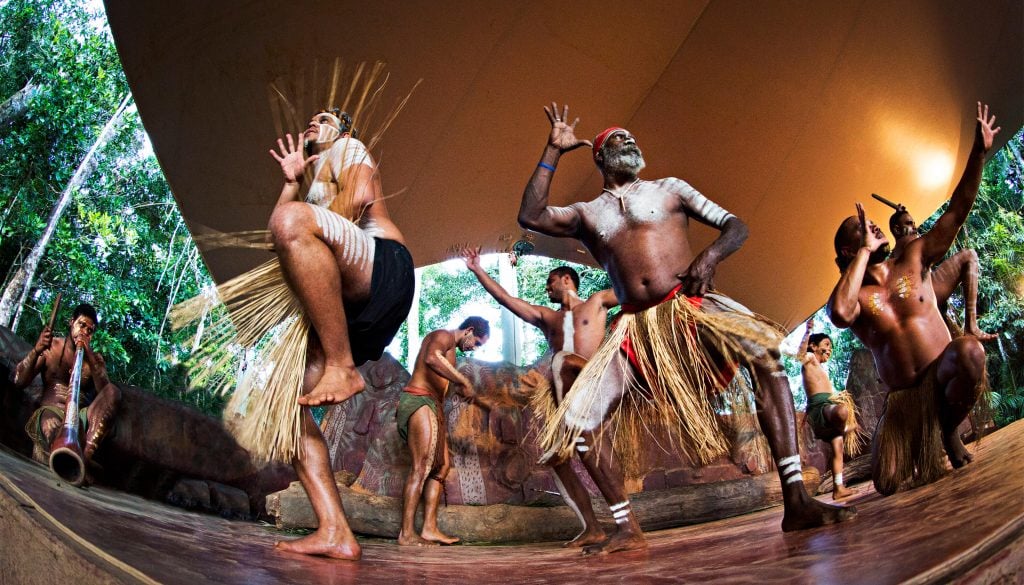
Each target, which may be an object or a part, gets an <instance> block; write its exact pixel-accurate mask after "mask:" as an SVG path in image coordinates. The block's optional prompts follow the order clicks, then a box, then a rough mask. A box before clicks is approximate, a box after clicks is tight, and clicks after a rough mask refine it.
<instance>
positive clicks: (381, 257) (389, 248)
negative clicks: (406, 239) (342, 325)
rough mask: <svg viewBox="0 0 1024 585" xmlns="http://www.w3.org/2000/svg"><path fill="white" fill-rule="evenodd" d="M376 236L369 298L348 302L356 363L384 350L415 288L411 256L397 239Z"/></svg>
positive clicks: (360, 363)
mask: <svg viewBox="0 0 1024 585" xmlns="http://www.w3.org/2000/svg"><path fill="white" fill-rule="evenodd" d="M374 240H376V249H375V251H374V255H373V276H372V277H371V279H370V298H369V299H367V300H366V301H363V302H362V303H352V304H346V305H345V315H346V316H347V317H348V339H349V343H350V344H351V346H352V359H353V360H355V363H356V365H357V366H361V365H363V364H364V363H366V362H368V361H370V360H378V359H380V356H381V355H383V354H384V349H385V348H387V346H388V344H390V343H391V340H392V339H394V337H395V334H396V333H398V329H399V328H400V327H401V326H402V323H403V322H404V321H405V319H406V317H408V316H409V309H410V308H411V307H412V298H413V293H415V292H416V277H415V275H414V274H413V264H412V256H411V255H410V254H409V250H408V249H407V248H406V247H405V246H403V245H402V244H399V243H398V242H396V241H394V240H382V239H380V238H374Z"/></svg>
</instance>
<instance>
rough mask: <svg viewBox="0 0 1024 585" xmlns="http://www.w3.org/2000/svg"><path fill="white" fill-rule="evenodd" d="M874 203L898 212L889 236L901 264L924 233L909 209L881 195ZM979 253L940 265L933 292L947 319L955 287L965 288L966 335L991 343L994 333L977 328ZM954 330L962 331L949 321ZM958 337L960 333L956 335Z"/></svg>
mask: <svg viewBox="0 0 1024 585" xmlns="http://www.w3.org/2000/svg"><path fill="white" fill-rule="evenodd" d="M872 196H873V197H874V198H875V199H878V200H879V201H881V202H883V203H885V204H886V205H889V206H890V207H892V208H893V209H895V210H896V211H895V213H893V214H892V215H891V216H890V217H889V233H891V234H892V237H893V239H894V240H895V241H896V243H895V245H893V247H892V258H893V260H898V259H899V258H900V257H901V256H903V250H904V249H905V248H906V245H907V244H908V243H910V242H912V241H914V240H916V239H917V238H919V237H921V233H920V232H919V231H918V229H917V222H915V221H914V217H913V216H912V215H910V212H909V211H907V208H906V207H904V206H903V205H902V204H899V203H893V202H892V201H889V200H888V199H885V198H883V197H880V196H878V195H872ZM979 272H980V270H979V262H978V253H977V252H975V251H974V250H971V249H964V250H960V251H959V252H957V253H956V254H953V255H952V256H950V257H949V258H947V259H945V260H943V261H942V262H940V263H939V264H938V265H937V266H935V269H934V270H932V288H933V289H935V300H936V301H937V302H938V304H939V313H941V314H942V316H943V317H948V315H947V303H948V302H949V297H950V296H951V295H952V294H953V291H954V290H956V287H957V286H959V285H960V284H963V287H964V327H963V333H966V334H967V335H973V336H975V337H977V338H978V339H980V340H981V341H992V340H993V339H995V338H996V335H995V334H994V333H985V332H984V331H982V330H981V327H979V326H978V276H979ZM947 323H949V324H950V326H951V327H954V329H956V330H959V327H957V326H955V325H953V324H952V322H949V321H947ZM954 335H959V333H954Z"/></svg>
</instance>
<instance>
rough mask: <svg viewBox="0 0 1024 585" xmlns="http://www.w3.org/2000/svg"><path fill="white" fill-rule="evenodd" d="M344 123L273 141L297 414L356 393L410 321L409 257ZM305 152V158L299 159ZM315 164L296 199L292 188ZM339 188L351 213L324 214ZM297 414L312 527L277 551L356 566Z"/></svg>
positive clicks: (362, 150)
mask: <svg viewBox="0 0 1024 585" xmlns="http://www.w3.org/2000/svg"><path fill="white" fill-rule="evenodd" d="M346 122H347V115H345V114H344V113H342V112H336V111H335V112H322V113H320V114H317V115H316V116H313V118H312V119H311V120H310V122H309V126H308V128H307V129H306V131H305V132H304V133H303V134H302V136H301V137H300V139H299V141H298V142H296V141H295V140H293V139H292V136H291V135H290V134H289V135H287V144H285V142H284V141H282V140H280V139H279V140H278V148H279V152H276V151H273V150H272V151H270V154H271V155H273V157H274V159H275V160H277V161H278V162H279V163H280V164H281V171H282V173H283V174H284V181H285V182H284V187H283V188H282V190H281V196H280V198H279V199H278V202H277V206H276V207H275V208H274V212H273V214H272V215H271V217H270V231H271V234H272V239H273V243H274V250H275V252H276V253H277V256H278V258H279V260H280V265H281V269H282V271H283V272H284V275H285V278H286V280H287V282H288V284H289V286H290V288H291V290H292V292H293V293H294V294H295V296H296V297H297V298H298V300H299V302H300V303H301V304H302V307H303V309H304V311H305V314H306V315H307V316H308V318H309V321H310V322H311V324H312V327H313V330H312V331H311V332H310V334H309V336H310V338H309V346H308V347H309V349H308V351H307V360H306V372H305V376H304V378H303V396H302V397H301V398H300V399H299V403H300V404H302V405H304V406H314V405H320V404H337V403H339V402H342V401H344V400H346V399H347V398H349V397H350V396H352V395H353V394H355V393H357V392H360V391H362V390H363V388H364V386H365V382H364V381H363V378H362V377H361V376H360V375H359V372H358V371H357V370H356V366H358V365H360V364H362V363H364V362H366V361H367V360H371V359H378V358H380V356H381V354H382V353H383V351H384V348H385V347H386V346H387V345H388V343H390V342H391V339H392V338H393V337H394V335H395V333H396V332H397V331H398V328H399V327H400V326H401V324H402V322H403V321H404V320H405V318H406V316H407V315H408V314H409V308H410V306H411V305H412V296H413V291H414V288H415V280H414V276H413V264H412V258H411V257H410V255H409V252H408V250H406V248H405V245H404V243H403V238H402V233H401V232H400V231H399V230H398V228H397V227H396V226H395V224H394V223H392V221H391V218H390V216H389V215H388V210H387V207H386V206H385V202H384V197H383V194H382V192H381V188H380V181H379V179H378V177H377V170H376V167H375V165H374V162H373V159H372V158H371V157H370V154H369V153H368V152H367V150H366V147H365V146H363V144H362V143H361V142H359V141H358V140H356V139H355V138H353V137H351V136H350V135H349V134H348V131H349V130H350V129H349V128H348V127H347V124H346ZM307 154H308V155H309V156H307ZM310 164H313V165H314V167H313V168H314V172H313V179H312V184H311V185H310V186H309V189H308V191H307V194H306V196H305V200H301V199H300V190H301V187H302V182H303V178H304V172H305V169H306V166H307V165H310ZM340 185H344V186H345V187H344V189H345V192H346V196H347V197H350V198H351V199H350V202H348V204H349V205H350V206H351V207H352V208H354V209H355V210H357V211H358V212H357V213H352V214H350V215H351V216H352V217H357V218H359V219H358V223H354V222H352V221H349V220H348V219H345V218H344V217H342V216H341V215H339V214H338V213H335V212H334V211H332V209H331V208H329V206H330V205H331V203H332V202H333V201H334V200H335V198H337V197H338V196H339V192H340V190H341V187H340ZM304 410H305V412H303V413H302V429H301V451H300V455H299V456H297V457H296V458H295V459H294V461H293V464H294V466H295V470H296V472H297V473H298V475H299V479H300V480H301V481H302V485H303V487H305V488H306V493H307V494H309V499H310V501H311V502H312V504H313V510H314V512H315V513H316V516H317V520H318V522H319V527H318V528H317V530H316V532H314V533H313V534H311V535H309V536H306V537H304V538H300V539H298V540H293V541H281V542H279V543H278V544H277V547H278V548H279V549H280V550H285V551H289V552H297V553H303V554H316V555H324V556H329V557H334V558H341V559H350V560H355V559H358V558H359V555H360V548H359V544H358V543H357V542H356V540H355V537H354V536H353V535H352V531H351V530H350V529H349V526H348V522H347V520H346V519H345V513H344V511H343V510H342V506H341V497H340V495H339V494H338V489H337V486H336V485H335V483H334V474H333V473H332V471H331V465H330V459H329V457H328V452H327V445H326V443H325V442H324V438H323V435H322V434H321V433H320V429H319V428H318V427H317V425H316V423H315V422H314V421H313V417H312V415H311V414H310V413H309V411H308V409H304Z"/></svg>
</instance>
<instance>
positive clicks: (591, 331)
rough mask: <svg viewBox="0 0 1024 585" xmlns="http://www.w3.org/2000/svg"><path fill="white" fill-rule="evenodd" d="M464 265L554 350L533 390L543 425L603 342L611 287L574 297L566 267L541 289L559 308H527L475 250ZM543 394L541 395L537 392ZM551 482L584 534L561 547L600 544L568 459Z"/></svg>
mask: <svg viewBox="0 0 1024 585" xmlns="http://www.w3.org/2000/svg"><path fill="white" fill-rule="evenodd" d="M463 257H464V258H465V260H466V267H467V268H469V270H470V272H472V273H473V275H474V276H476V278H477V280H479V281H480V284H482V285H483V287H484V289H485V290H487V292H488V294H490V295H491V296H492V297H494V299H495V300H496V301H498V303H499V304H500V305H501V306H503V307H505V308H507V309H508V310H509V311H512V313H513V314H514V315H516V316H517V317H519V318H520V319H522V320H523V321H526V322H527V323H529V324H530V325H533V326H534V327H536V328H538V329H540V331H541V333H542V334H543V335H544V339H546V340H547V342H548V347H550V348H551V350H552V351H554V352H556V353H555V355H554V357H553V359H552V364H551V368H550V370H549V371H548V380H547V381H548V386H547V387H546V388H541V389H539V390H538V393H539V394H538V395H537V396H534V398H533V399H532V400H531V403H532V404H533V406H534V412H535V413H536V414H537V415H538V416H539V417H540V418H541V419H544V421H546V420H547V417H548V416H550V414H551V413H552V412H553V411H554V408H555V407H557V405H558V404H559V403H561V401H562V396H563V395H564V392H565V391H567V390H568V389H569V388H570V387H571V386H572V382H573V381H574V380H575V379H576V376H577V375H578V374H579V371H580V370H581V369H582V368H583V365H584V364H585V363H586V360H587V359H589V358H590V356H592V355H594V352H595V351H597V348H598V346H599V345H600V344H601V340H602V339H604V333H605V322H606V321H607V318H608V309H610V308H612V307H614V306H616V305H618V304H619V301H618V299H616V298H615V293H614V292H612V290H611V289H606V290H602V291H599V292H596V293H594V294H592V295H590V297H588V298H587V300H585V301H584V300H583V299H581V298H580V297H579V295H578V294H577V293H578V290H579V285H580V276H579V274H578V273H577V272H576V271H575V270H574V269H572V268H571V267H569V266H560V267H558V268H555V269H554V270H552V271H551V272H549V273H548V279H547V283H546V285H545V290H546V291H547V293H548V299H550V300H551V302H552V303H557V304H558V305H559V308H558V310H552V309H550V308H548V307H542V306H540V305H534V304H531V303H529V302H527V301H525V300H523V299H520V298H516V297H514V296H512V295H510V294H508V291H506V290H505V289H504V288H502V286H501V285H500V284H498V283H497V282H495V281H494V279H493V278H491V277H490V276H489V275H488V274H487V271H485V270H484V269H483V268H482V267H481V266H480V250H479V249H475V250H465V251H464V252H463ZM541 392H542V393H543V394H540V393H541ZM552 469H553V471H554V472H555V484H556V485H557V486H558V490H559V492H560V493H561V494H562V497H563V498H564V499H565V503H566V504H568V506H569V507H570V508H572V510H573V511H574V512H576V515H577V517H578V518H579V519H580V523H581V524H583V530H582V532H580V533H579V534H578V535H576V537H575V538H573V539H572V540H570V541H569V542H567V543H565V545H564V546H567V547H580V546H587V545H591V544H596V543H599V542H602V541H604V539H605V533H604V530H603V529H602V528H601V525H600V524H598V522H597V516H596V515H595V514H594V507H593V505H591V503H590V494H589V493H588V492H587V489H586V488H585V487H583V484H582V483H581V482H580V479H579V478H578V477H576V473H574V472H573V470H572V465H571V463H570V462H569V460H568V459H566V460H559V461H554V462H552Z"/></svg>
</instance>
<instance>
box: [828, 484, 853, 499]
mask: <svg viewBox="0 0 1024 585" xmlns="http://www.w3.org/2000/svg"><path fill="white" fill-rule="evenodd" d="M853 494H854V491H853V490H851V489H850V488H848V487H846V486H843V485H837V486H835V487H834V488H832V499H833V500H841V499H843V498H848V497H850V496H852V495H853Z"/></svg>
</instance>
